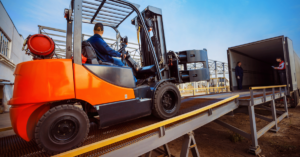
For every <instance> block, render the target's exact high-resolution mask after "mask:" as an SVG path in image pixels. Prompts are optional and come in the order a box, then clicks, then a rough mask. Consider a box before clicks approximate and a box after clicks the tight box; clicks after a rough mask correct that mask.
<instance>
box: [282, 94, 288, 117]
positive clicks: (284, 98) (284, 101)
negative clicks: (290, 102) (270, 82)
mask: <svg viewBox="0 0 300 157" xmlns="http://www.w3.org/2000/svg"><path fill="white" fill-rule="evenodd" d="M283 103H284V110H285V112H286V113H287V118H289V112H288V106H287V101H286V96H284V97H283Z"/></svg>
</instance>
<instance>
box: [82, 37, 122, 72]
mask: <svg viewBox="0 0 300 157" xmlns="http://www.w3.org/2000/svg"><path fill="white" fill-rule="evenodd" d="M82 55H83V56H84V57H86V58H87V61H86V64H101V65H111V66H117V65H115V64H113V63H110V62H102V61H101V60H99V61H98V59H97V54H96V52H95V50H94V48H93V46H92V45H91V44H90V43H89V42H88V41H82Z"/></svg>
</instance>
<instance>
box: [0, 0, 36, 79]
mask: <svg viewBox="0 0 300 157" xmlns="http://www.w3.org/2000/svg"><path fill="white" fill-rule="evenodd" d="M0 28H1V31H2V32H4V33H5V34H6V36H7V37H8V38H9V39H10V40H11V42H10V44H9V49H10V50H9V55H8V57H6V58H3V57H4V55H2V56H0V79H5V80H9V81H10V82H14V75H13V72H14V69H15V65H17V64H19V63H21V62H24V61H29V60H31V56H28V55H26V54H25V51H22V46H23V42H24V38H23V36H22V35H21V34H19V32H18V31H17V29H16V27H15V26H14V24H13V22H12V20H11V19H10V17H9V15H8V13H7V12H6V10H5V8H4V6H3V4H2V2H1V1H0ZM8 62H10V63H11V65H9V64H8ZM12 65H14V66H12Z"/></svg>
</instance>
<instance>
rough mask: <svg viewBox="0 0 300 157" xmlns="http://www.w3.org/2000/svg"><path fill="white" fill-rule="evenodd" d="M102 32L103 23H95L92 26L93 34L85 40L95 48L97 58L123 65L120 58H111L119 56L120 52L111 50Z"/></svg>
mask: <svg viewBox="0 0 300 157" xmlns="http://www.w3.org/2000/svg"><path fill="white" fill-rule="evenodd" d="M103 32H104V30H103V24H102V23H96V24H95V27H94V35H93V36H91V37H90V38H89V39H88V40H87V41H88V42H89V43H91V45H92V46H93V48H94V49H95V51H96V53H97V58H98V59H99V60H101V61H102V62H110V63H113V64H115V65H118V66H124V63H123V62H122V61H121V60H120V59H117V58H113V57H121V56H122V54H121V53H120V52H118V51H115V50H113V49H112V48H111V47H109V46H108V45H107V43H106V42H105V41H104V40H103V38H102V35H103ZM124 58H126V55H124Z"/></svg>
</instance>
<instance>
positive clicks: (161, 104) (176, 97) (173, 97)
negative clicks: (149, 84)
mask: <svg viewBox="0 0 300 157" xmlns="http://www.w3.org/2000/svg"><path fill="white" fill-rule="evenodd" d="M180 104H181V96H180V92H179V90H178V88H177V87H176V86H175V85H174V84H173V83H171V82H163V83H161V84H160V85H159V86H158V87H157V89H156V91H155V93H154V99H153V114H154V116H156V117H158V118H161V119H168V118H171V117H174V116H175V115H176V114H177V112H178V110H179V108H180Z"/></svg>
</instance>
